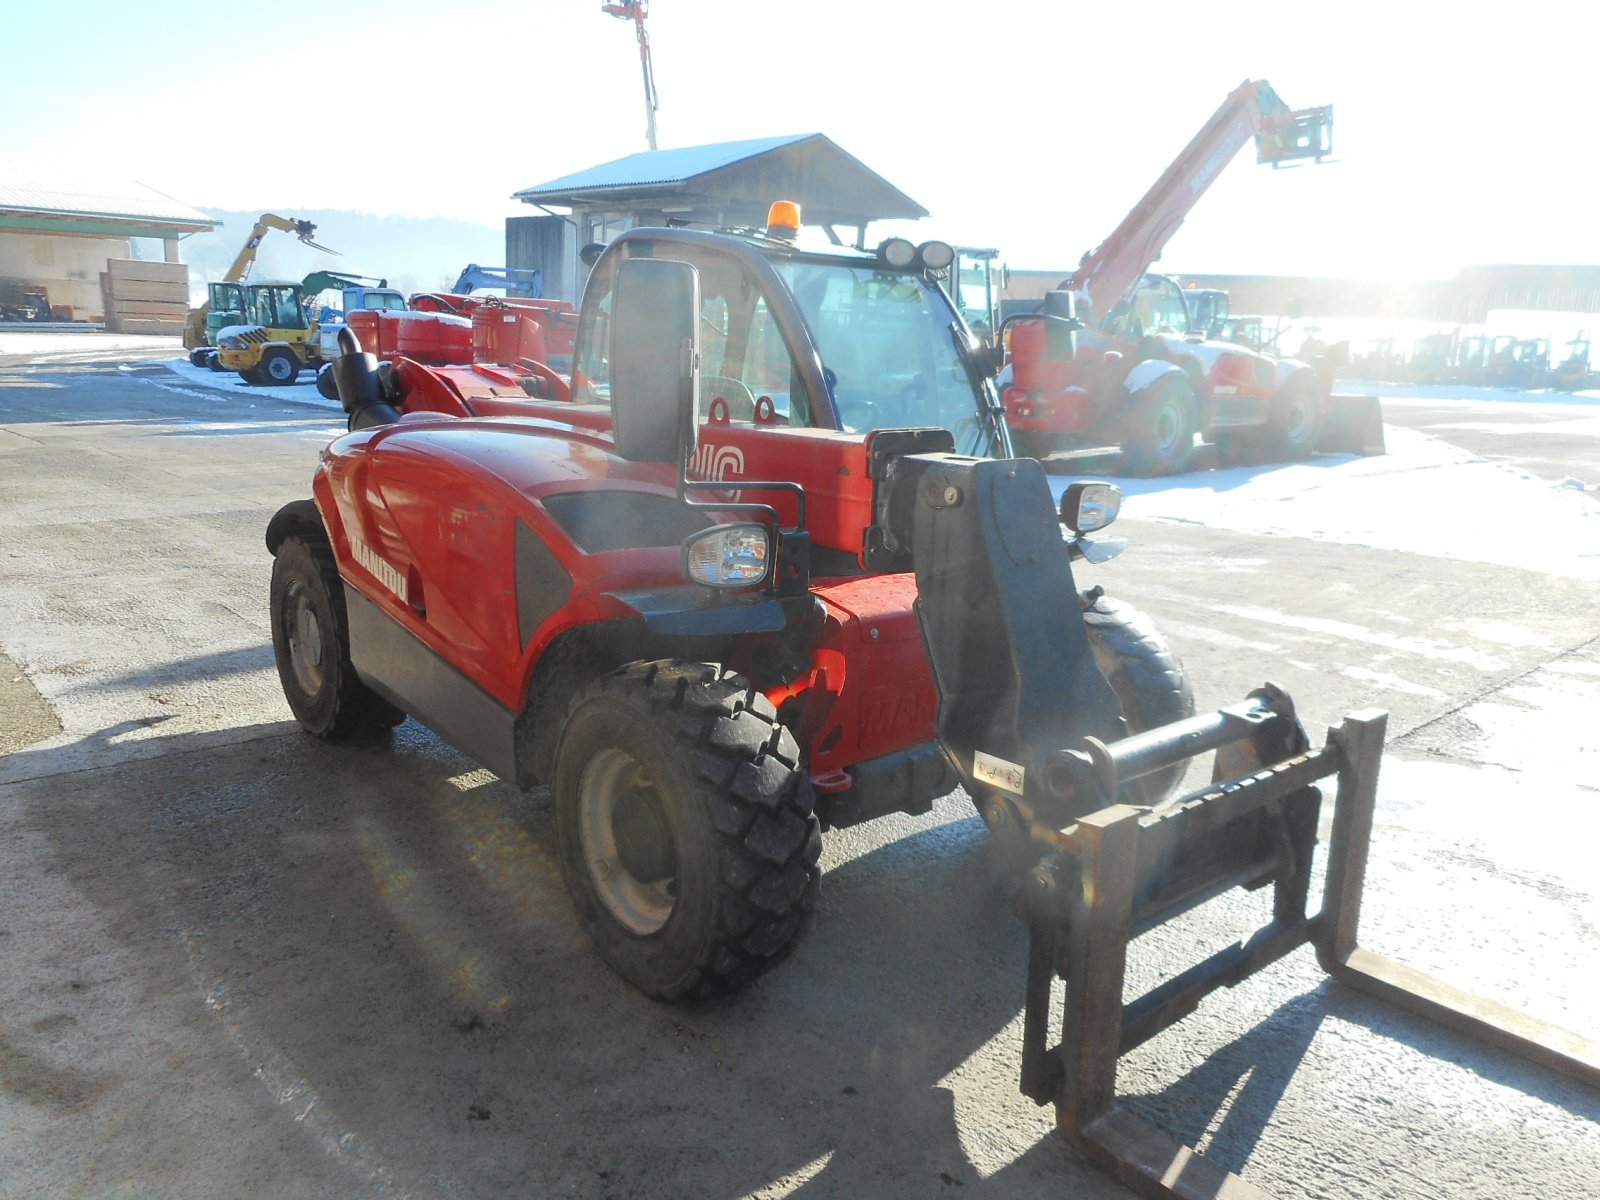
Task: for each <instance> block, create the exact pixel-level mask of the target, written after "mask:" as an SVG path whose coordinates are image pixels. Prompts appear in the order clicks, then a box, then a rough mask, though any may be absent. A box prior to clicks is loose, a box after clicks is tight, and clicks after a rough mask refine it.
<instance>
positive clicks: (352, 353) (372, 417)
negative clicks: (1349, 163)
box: [333, 325, 400, 433]
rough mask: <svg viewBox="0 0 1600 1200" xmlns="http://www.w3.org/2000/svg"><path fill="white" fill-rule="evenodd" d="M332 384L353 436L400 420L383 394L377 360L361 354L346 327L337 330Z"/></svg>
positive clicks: (372, 355) (359, 341)
mask: <svg viewBox="0 0 1600 1200" xmlns="http://www.w3.org/2000/svg"><path fill="white" fill-rule="evenodd" d="M333 382H334V384H335V386H336V387H337V388H338V390H339V403H340V404H342V405H344V411H345V412H347V413H349V414H350V419H349V421H348V422H347V428H348V429H349V430H350V431H351V432H352V433H354V432H355V431H356V430H357V429H368V428H371V427H372V426H374V425H389V424H392V423H393V422H395V421H398V420H399V419H400V412H399V410H398V409H396V408H395V407H394V406H393V405H392V404H390V403H389V400H388V397H386V396H385V395H384V393H383V374H382V372H381V371H380V370H379V369H378V356H377V355H375V354H366V353H363V352H362V349H361V339H360V338H358V337H357V336H356V334H355V330H353V329H351V328H350V327H349V326H348V325H347V326H345V327H344V328H343V329H341V330H339V357H338V358H336V359H334V360H333Z"/></svg>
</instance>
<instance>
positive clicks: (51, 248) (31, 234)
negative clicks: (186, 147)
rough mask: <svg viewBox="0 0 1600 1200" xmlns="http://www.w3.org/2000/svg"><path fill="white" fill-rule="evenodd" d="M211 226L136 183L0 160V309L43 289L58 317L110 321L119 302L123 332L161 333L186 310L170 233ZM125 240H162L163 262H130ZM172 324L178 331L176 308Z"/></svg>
mask: <svg viewBox="0 0 1600 1200" xmlns="http://www.w3.org/2000/svg"><path fill="white" fill-rule="evenodd" d="M217 224H218V222H217V221H216V220H214V219H213V218H211V217H209V216H207V215H206V214H205V213H203V212H200V211H199V210H198V209H194V208H190V207H189V206H188V205H186V204H183V203H180V202H179V201H177V200H174V199H172V198H171V197H170V196H165V195H163V194H162V193H160V192H158V191H156V190H155V189H154V188H151V187H148V186H146V185H145V184H142V183H134V182H130V181H126V180H105V179H85V178H73V177H66V176H53V175H52V176H44V175H39V174H35V173H31V172H23V171H17V170H12V169H9V168H4V167H0V307H4V308H6V309H20V308H22V307H23V306H24V303H25V302H31V301H30V298H33V297H38V296H40V295H43V296H45V297H47V302H48V306H49V309H50V312H51V315H52V316H53V317H55V318H57V319H62V320H73V321H89V322H95V323H101V322H107V323H109V324H111V325H113V326H114V325H116V323H117V319H118V316H119V313H118V311H117V310H118V307H119V306H120V307H121V308H122V310H123V311H122V312H121V314H120V315H121V316H122V317H123V318H124V319H125V324H124V326H123V327H124V328H127V329H128V330H129V331H139V332H168V331H169V330H168V328H167V327H168V326H169V324H170V317H171V313H172V312H173V311H174V310H175V309H176V308H177V307H178V306H181V307H182V310H183V311H184V312H187V310H188V294H189V293H188V272H187V269H186V268H184V267H183V266H182V264H181V262H180V260H179V255H178V239H179V238H180V237H182V236H183V235H185V234H189V233H196V232H199V231H200V230H206V229H213V228H215V227H216V225H217ZM134 238H143V239H154V240H156V241H159V242H161V244H162V250H163V254H162V257H163V260H164V262H150V263H139V262H136V261H135V260H134V259H133V254H132V246H131V242H130V239H134ZM111 263H122V264H131V265H124V266H122V267H120V268H112V267H111V266H110V265H109V264H111ZM168 264H170V265H168ZM102 276H105V277H106V278H105V280H104V282H102ZM157 276H158V277H159V278H156V277H157ZM119 283H120V286H121V290H120V293H113V299H112V300H111V301H110V302H109V303H108V301H107V294H108V291H110V290H111V289H112V288H115V287H117V286H118V284H119ZM146 285H148V286H146ZM117 295H120V297H121V300H120V305H119V302H118V300H117V299H116V298H115V297H116V296H117ZM108 318H109V321H108ZM178 321H179V329H180V331H181V323H182V316H181V314H180V315H179V317H178ZM134 326H138V327H139V328H138V329H137V330H135V329H134V328H133V327H134ZM152 326H159V328H153V327H152Z"/></svg>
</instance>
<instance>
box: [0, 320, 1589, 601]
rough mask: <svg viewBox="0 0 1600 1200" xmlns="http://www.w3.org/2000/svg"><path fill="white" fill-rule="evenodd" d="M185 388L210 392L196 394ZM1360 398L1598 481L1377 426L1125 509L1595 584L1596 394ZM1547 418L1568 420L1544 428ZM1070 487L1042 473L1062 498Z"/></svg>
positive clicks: (1137, 495)
mask: <svg viewBox="0 0 1600 1200" xmlns="http://www.w3.org/2000/svg"><path fill="white" fill-rule="evenodd" d="M172 344H173V339H171V338H144V337H122V336H119V335H110V334H56V333H39V334H29V333H21V334H18V333H0V354H40V355H49V356H51V357H53V356H54V355H57V354H61V355H77V354H84V353H89V354H94V355H98V354H100V353H101V352H104V351H110V350H128V349H137V350H146V349H154V348H159V347H161V346H163V345H166V346H171V345H172ZM162 365H163V366H165V367H166V368H167V369H168V370H169V371H170V372H172V374H173V375H174V376H176V377H177V378H178V379H179V380H181V381H182V383H183V384H184V385H186V386H181V387H173V386H171V385H165V384H162V385H159V386H165V387H168V389H169V390H172V391H181V392H184V393H186V394H191V395H196V396H203V397H205V398H207V399H211V400H217V401H219V402H224V403H225V400H221V398H219V397H217V395H216V392H217V391H218V390H220V391H222V392H232V393H238V394H241V395H247V396H249V397H250V398H251V399H254V400H291V401H297V402H299V403H302V404H310V405H315V406H317V407H321V408H327V409H330V410H333V411H338V409H339V405H338V404H337V402H335V401H331V400H326V399H324V398H323V397H322V396H320V395H319V394H318V393H317V390H316V387H315V385H314V384H313V382H312V378H313V377H312V374H311V372H309V371H304V372H302V373H301V375H300V381H299V382H297V383H294V384H291V385H288V386H284V387H254V386H252V385H250V384H247V383H245V382H244V381H243V380H242V379H240V378H239V376H238V375H237V374H235V373H233V372H231V371H228V372H218V371H211V370H207V369H205V368H202V367H195V366H191V365H190V364H189V362H188V360H187V359H186V358H183V357H174V358H172V359H169V360H166V361H164V362H163V363H162ZM195 386H202V387H204V388H207V389H211V390H210V391H207V392H197V391H193V390H192V389H193V388H194V387H195ZM1351 390H1355V389H1351ZM1359 390H1361V391H1363V392H1370V393H1373V394H1376V395H1379V396H1381V397H1383V402H1384V403H1385V404H1393V405H1405V404H1408V403H1418V404H1422V403H1427V404H1437V403H1439V402H1441V401H1448V402H1450V403H1451V404H1452V405H1453V406H1455V407H1457V408H1459V411H1460V412H1461V415H1462V418H1463V421H1462V423H1461V425H1460V427H1461V428H1472V429H1475V430H1482V431H1486V432H1498V433H1513V432H1518V431H1522V430H1525V429H1529V428H1531V427H1530V426H1525V425H1520V424H1515V423H1511V424H1507V423H1500V422H1497V423H1494V424H1492V425H1489V424H1484V423H1479V422H1475V421H1474V420H1473V418H1474V417H1475V416H1481V415H1483V414H1486V413H1489V412H1496V413H1500V414H1503V413H1504V412H1505V408H1506V406H1507V405H1517V406H1518V408H1519V411H1524V410H1525V411H1526V412H1527V413H1528V415H1529V416H1530V417H1535V416H1537V417H1540V418H1542V421H1541V423H1540V424H1539V425H1538V426H1537V428H1538V429H1539V430H1542V431H1544V432H1559V433H1562V434H1565V435H1567V436H1571V437H1575V438H1583V439H1587V440H1590V441H1592V442H1593V444H1594V446H1595V456H1594V457H1595V463H1596V467H1595V473H1594V477H1593V478H1588V479H1582V480H1566V481H1564V482H1563V483H1559V484H1553V483H1550V482H1548V481H1545V480H1541V479H1538V478H1536V477H1534V476H1533V475H1531V474H1529V473H1527V472H1525V471H1521V470H1517V469H1515V468H1513V467H1508V466H1505V465H1502V464H1499V463H1492V462H1489V461H1487V460H1485V459H1483V458H1480V457H1478V456H1477V455H1474V454H1472V453H1470V452H1468V451H1466V450H1462V449H1460V448H1459V447H1456V446H1452V445H1450V444H1449V443H1448V442H1446V441H1444V440H1442V439H1440V438H1436V437H1430V436H1428V435H1426V434H1422V433H1418V432H1415V431H1412V430H1408V429H1403V428H1400V427H1397V426H1393V425H1390V426H1386V427H1385V438H1386V441H1387V444H1388V450H1389V452H1388V453H1387V454H1385V455H1382V456H1375V457H1372V458H1362V457H1358V456H1354V455H1332V454H1319V455H1316V456H1315V457H1313V458H1312V459H1311V460H1310V461H1308V462H1303V463H1287V464H1274V465H1270V466H1259V467H1237V468H1230V469H1219V470H1207V471H1197V472H1192V473H1190V474H1187V475H1178V476H1172V477H1169V478H1164V479H1119V480H1117V482H1118V484H1119V485H1120V486H1121V488H1122V490H1123V493H1124V495H1125V496H1126V500H1125V502H1124V505H1123V514H1124V515H1125V516H1127V517H1130V518H1133V519H1136V520H1146V521H1169V522H1173V523H1177V524H1186V525H1203V526H1210V527H1213V528H1217V529H1229V530H1235V531H1237V532H1240V533H1254V534H1263V535H1267V536H1275V537H1300V538H1313V539H1319V540H1323V541H1333V542H1340V543H1344V544H1348V545H1357V546H1371V547H1374V548H1377V549H1389V550H1399V551H1403V552H1406V553H1411V554H1424V555H1432V556H1435V557H1440V558H1454V559H1460V560H1464V561H1467V562H1484V563H1497V564H1501V565H1504V566H1511V567H1521V568H1525V569H1529V570H1536V571H1546V572H1550V573H1553V574H1559V575H1566V576H1571V577H1574V578H1580V579H1600V392H1595V391H1591V392H1578V393H1574V394H1567V393H1563V392H1553V391H1533V392H1519V391H1515V390H1512V389H1507V388H1468V387H1457V386H1448V385H1444V386H1420V385H1398V384H1372V385H1368V384H1362V385H1360V387H1359ZM1551 416H1561V417H1565V418H1566V419H1565V420H1563V421H1559V422H1556V423H1554V424H1552V423H1551V422H1550V420H1549V418H1550V417H1551ZM1067 482H1068V479H1067V478H1066V477H1054V476H1053V477H1052V486H1053V488H1054V489H1055V490H1056V491H1057V494H1058V495H1059V492H1060V490H1061V489H1062V488H1063V487H1065V485H1066V483H1067Z"/></svg>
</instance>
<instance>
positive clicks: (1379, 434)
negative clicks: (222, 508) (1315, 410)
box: [1317, 392, 1385, 454]
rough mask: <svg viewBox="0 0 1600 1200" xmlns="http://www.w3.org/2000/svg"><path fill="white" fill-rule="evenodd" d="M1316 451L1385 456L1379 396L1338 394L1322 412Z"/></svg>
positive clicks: (1381, 409)
mask: <svg viewBox="0 0 1600 1200" xmlns="http://www.w3.org/2000/svg"><path fill="white" fill-rule="evenodd" d="M1323 412H1324V415H1323V420H1322V433H1321V435H1320V436H1319V437H1318V438H1317V449H1318V450H1323V451H1326V452H1327V453H1329V454H1383V453H1385V448H1384V444H1383V408H1382V406H1381V405H1380V404H1379V403H1378V398H1377V397H1376V396H1363V395H1355V394H1352V393H1340V392H1335V393H1333V394H1332V395H1331V396H1329V397H1328V402H1327V405H1326V407H1325V408H1324V410H1323Z"/></svg>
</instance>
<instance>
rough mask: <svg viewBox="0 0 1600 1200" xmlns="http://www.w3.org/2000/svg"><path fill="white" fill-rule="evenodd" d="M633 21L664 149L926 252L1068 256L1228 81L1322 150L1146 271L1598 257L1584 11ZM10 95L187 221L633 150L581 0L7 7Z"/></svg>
mask: <svg viewBox="0 0 1600 1200" xmlns="http://www.w3.org/2000/svg"><path fill="white" fill-rule="evenodd" d="M1578 14H1582V15H1578ZM648 28H649V30H650V35H651V43H652V50H653V55H654V61H655V70H656V82H657V87H658V90H659V93H660V101H661V108H660V112H659V114H658V118H657V120H658V136H659V141H660V145H661V146H662V147H663V148H670V147H676V146H687V145H696V144H701V143H707V142H720V141H732V140H736V139H742V138H751V137H766V136H773V135H780V134H795V133H811V132H820V133H825V134H827V135H828V136H829V137H830V138H832V139H833V140H834V141H835V142H837V143H838V144H839V145H840V146H841V147H843V148H844V149H845V150H847V151H848V152H850V153H851V154H853V155H855V156H856V157H857V158H859V159H860V160H861V161H862V162H864V163H865V164H866V165H867V166H869V167H871V168H872V169H874V170H876V171H877V172H879V173H880V174H882V175H883V176H884V177H885V178H887V179H888V180H889V181H890V182H891V183H893V184H894V185H895V186H897V187H899V188H900V189H901V190H902V191H904V192H906V193H907V194H908V195H910V196H911V197H912V198H913V199H915V200H916V201H918V202H919V203H920V204H921V205H922V206H923V207H924V208H927V209H928V210H930V211H931V213H932V214H933V215H932V217H931V218H930V219H929V220H927V221H924V222H921V225H920V231H919V232H920V234H921V236H924V237H934V236H938V237H945V238H947V239H949V240H952V241H958V242H963V243H967V244H983V245H993V246H998V247H999V248H1001V250H1002V251H1003V252H1004V253H1005V255H1006V257H1007V258H1008V259H1009V260H1010V262H1011V263H1012V264H1013V265H1014V266H1018V267H1038V268H1050V269H1055V268H1065V267H1070V266H1072V265H1073V264H1075V263H1076V262H1077V260H1078V257H1079V255H1080V254H1082V253H1083V252H1084V251H1085V250H1088V249H1091V248H1092V247H1093V246H1095V245H1096V244H1098V243H1099V242H1100V241H1101V240H1102V239H1103V238H1104V237H1105V236H1106V235H1107V234H1108V233H1110V231H1111V230H1112V228H1113V227H1114V226H1115V225H1116V223H1117V221H1119V220H1120V219H1121V217H1122V215H1123V214H1124V213H1125V212H1126V211H1127V210H1128V209H1129V208H1130V207H1131V206H1132V205H1133V203H1134V202H1135V201H1136V200H1137V199H1138V198H1139V197H1140V196H1141V195H1142V194H1143V192H1144V190H1145V189H1146V188H1147V187H1148V186H1149V185H1150V184H1151V183H1152V182H1153V181H1154V180H1155V178H1156V177H1157V175H1159V174H1160V172H1161V171H1162V170H1163V169H1164V168H1165V167H1166V165H1167V163H1168V162H1169V161H1170V160H1171V159H1172V157H1173V156H1174V155H1175V154H1176V153H1177V152H1178V151H1179V149H1181V148H1182V146H1183V145H1184V144H1185V143H1186V142H1187V141H1188V139H1189V138H1190V137H1191V136H1192V135H1193V134H1194V132H1195V131H1196V130H1197V129H1199V127H1200V125H1201V123H1202V122H1203V121H1204V120H1205V119H1206V118H1207V117H1208V116H1209V115H1210V114H1211V112H1212V111H1213V110H1214V109H1215V108H1216V106H1217V105H1218V104H1219V103H1221V101H1222V99H1223V97H1224V96H1225V95H1227V93H1228V92H1229V91H1231V90H1232V89H1233V88H1234V87H1235V86H1237V85H1238V84H1239V83H1240V82H1241V81H1243V80H1245V79H1247V78H1248V79H1266V80H1268V81H1269V82H1271V83H1272V85H1273V86H1274V87H1275V88H1276V90H1277V91H1278V93H1279V94H1280V95H1281V96H1282V97H1283V99H1284V100H1285V101H1287V102H1288V103H1289V104H1290V105H1291V106H1294V107H1308V106H1311V105H1316V104H1328V103H1331V104H1333V105H1334V110H1335V126H1334V147H1335V155H1334V157H1335V158H1336V159H1338V160H1339V161H1337V162H1334V163H1330V164H1326V165H1323V166H1319V167H1309V166H1308V167H1302V168H1298V169H1294V170H1280V171H1276V172H1274V171H1272V170H1271V169H1269V168H1265V167H1259V168H1258V167H1256V166H1255V165H1254V161H1253V155H1252V152H1251V151H1250V150H1249V149H1246V150H1245V151H1243V152H1241V153H1240V155H1239V156H1238V158H1237V159H1236V160H1235V161H1234V163H1233V165H1232V166H1231V167H1230V168H1229V169H1228V170H1227V171H1226V172H1225V173H1224V174H1223V176H1222V177H1221V178H1220V180H1219V181H1218V182H1217V184H1216V185H1215V186H1214V187H1213V188H1212V189H1211V191H1210V192H1209V193H1208V194H1207V195H1206V196H1205V197H1204V198H1203V199H1202V200H1201V201H1200V202H1199V204H1198V206H1197V207H1196V208H1195V210H1194V213H1193V214H1192V215H1191V217H1190V218H1189V220H1188V222H1187V223H1186V224H1185V226H1184V227H1183V229H1182V230H1181V231H1180V232H1179V233H1178V234H1177V236H1176V237H1175V238H1174V239H1173V241H1172V242H1171V244H1170V245H1169V246H1168V249H1167V254H1166V256H1165V258H1164V260H1163V262H1162V266H1163V268H1164V269H1166V270H1169V271H1174V272H1184V271H1189V272H1197V273H1198V272H1213V271H1215V272H1223V271H1240V272H1252V273H1275V274H1302V273H1305V274H1333V275H1381V276H1395V277H1430V276H1443V275H1448V274H1450V273H1452V272H1453V271H1454V270H1455V269H1456V268H1457V267H1458V266H1459V265H1461V264H1462V263H1466V262H1525V263H1585V264H1593V263H1600V218H1597V215H1596V207H1595V204H1594V192H1595V186H1596V183H1597V171H1596V166H1595V163H1596V156H1595V142H1594V127H1595V117H1596V115H1597V112H1600V100H1597V95H1600V93H1597V92H1596V85H1595V82H1594V76H1593V72H1592V71H1590V70H1588V69H1587V68H1586V66H1585V63H1586V62H1587V59H1586V57H1585V56H1586V55H1592V52H1593V50H1594V47H1595V46H1596V44H1597V41H1600V39H1597V34H1600V7H1596V8H1591V7H1589V5H1588V4H1585V3H1580V4H1577V5H1570V4H1566V3H1561V4H1557V3H1551V2H1546V0H1523V2H1522V3H1519V4H1516V5H1505V4H1500V3H1497V4H1489V3H1482V4H1477V3H1455V4H1448V3H1428V4H1423V3H1412V2H1408V0H1390V2H1389V3H1385V4H1379V3H1369V2H1367V0H1346V2H1343V3H1341V2H1338V0H1322V2H1320V3H1316V4H1310V3H1296V2H1283V0H1273V2H1269V3H1261V4H1252V5H1215V4H1209V5H1208V4H1199V3H1195V2H1194V0H1188V2H1186V3H1182V4H1178V3H1165V2H1156V0H1145V2H1144V3H1134V4H1123V3H1103V4H1098V5H1095V4H1089V3H1083V2H1082V0H1072V2H1067V0H1032V2H1024V0H985V2H983V3H975V2H968V3H965V4H955V3H941V2H932V0H930V2H925V3H914V2H912V0H900V2H895V3H891V2H880V0H798V2H793V0H791V2H788V3H768V2H764V0H653V2H652V3H651V5H650V16H649V21H648ZM0 79H4V80H5V81H6V93H7V102H6V104H5V105H4V107H3V109H0V161H7V162H12V163H18V164H23V165H27V166H31V167H38V168H53V169H56V170H58V171H62V172H68V171H71V172H77V173H86V174H100V175H108V176H114V177H125V178H135V179H139V180H141V181H142V182H144V183H147V184H149V185H151V186H153V187H155V188H158V189H159V190H161V191H164V192H167V193H168V194H170V195H172V196H175V197H177V198H178V199H180V200H183V201H185V202H187V203H190V204H193V205H196V206H199V207H202V208H203V207H205V206H206V205H214V206H218V207H231V208H241V209H256V210H270V211H278V212H284V211H286V210H291V209H294V208H296V207H297V206H301V207H313V206H317V207H337V208H352V209H360V210H364V211H371V212H381V213H404V214H409V215H417V216H429V215H435V214H439V215H446V216H452V217H459V218H466V219H474V220H482V221H486V222H490V223H498V222H499V220H500V218H502V217H504V216H506V215H512V214H516V213H519V212H520V213H528V212H529V211H531V210H529V209H527V208H526V207H525V206H522V205H518V204H516V203H514V202H512V201H511V200H510V199H509V196H510V194H511V193H512V192H513V191H515V190H517V189H518V188H523V187H528V186H530V185H533V184H536V183H541V182H544V181H545V180H548V179H552V178H555V177H557V176H560V175H564V174H566V173H568V172H571V171H575V170H579V169H581V168H584V167H587V166H592V165H594V164H596V163H600V162H605V161H608V160H610V159H613V158H619V157H621V156H623V155H626V154H631V153H633V152H635V151H638V150H643V149H645V140H644V128H645V118H644V100H643V87H642V84H641V82H640V74H639V62H638V56H637V53H636V49H635V44H634V39H633V28H632V25H631V23H628V22H624V21H619V20H616V19H614V18H612V17H609V16H606V15H605V14H604V13H602V12H601V6H600V0H520V2H511V0H381V2H380V0H367V2H365V3H360V2H358V3H349V4H344V3H338V2H337V0H323V2H322V3H315V4H308V3H299V2H292V0H291V2H280V3H276V4H273V5H267V6H244V5H216V4H199V5H197V4H194V3H192V2H185V3H167V2H150V3H141V2H139V0H117V2H112V0H77V2H75V3H71V4H64V3H58V4H27V5H24V4H22V3H19V2H17V0H6V3H5V4H4V8H3V14H0Z"/></svg>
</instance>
